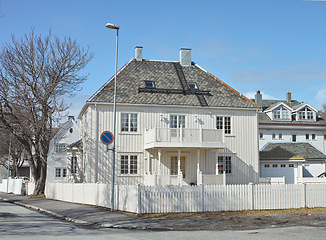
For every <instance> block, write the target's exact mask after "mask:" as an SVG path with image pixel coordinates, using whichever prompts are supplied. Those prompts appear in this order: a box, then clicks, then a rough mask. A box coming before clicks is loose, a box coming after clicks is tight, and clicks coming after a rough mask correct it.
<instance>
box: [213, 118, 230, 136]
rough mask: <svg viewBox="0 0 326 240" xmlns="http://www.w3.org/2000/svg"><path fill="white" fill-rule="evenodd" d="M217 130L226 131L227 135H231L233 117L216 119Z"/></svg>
mask: <svg viewBox="0 0 326 240" xmlns="http://www.w3.org/2000/svg"><path fill="white" fill-rule="evenodd" d="M216 129H224V133H225V134H231V117H216Z"/></svg>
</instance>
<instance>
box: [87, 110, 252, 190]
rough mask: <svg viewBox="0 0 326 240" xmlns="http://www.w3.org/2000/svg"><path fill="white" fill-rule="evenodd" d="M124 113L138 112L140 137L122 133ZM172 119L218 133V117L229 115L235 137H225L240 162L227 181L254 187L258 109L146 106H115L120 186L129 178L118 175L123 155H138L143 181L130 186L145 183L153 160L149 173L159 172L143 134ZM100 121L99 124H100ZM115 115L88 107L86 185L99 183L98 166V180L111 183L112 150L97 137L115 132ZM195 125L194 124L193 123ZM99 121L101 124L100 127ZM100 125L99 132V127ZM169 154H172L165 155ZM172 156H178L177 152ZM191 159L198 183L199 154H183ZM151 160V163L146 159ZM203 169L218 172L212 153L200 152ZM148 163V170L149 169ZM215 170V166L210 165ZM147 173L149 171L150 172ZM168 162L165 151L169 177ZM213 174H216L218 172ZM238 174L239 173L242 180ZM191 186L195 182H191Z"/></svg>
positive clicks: (163, 167)
mask: <svg viewBox="0 0 326 240" xmlns="http://www.w3.org/2000/svg"><path fill="white" fill-rule="evenodd" d="M121 113H137V114H138V132H137V133H130V134H128V133H121V132H120V125H121V122H120V119H121ZM171 114H177V115H185V116H186V128H204V129H215V128H216V116H231V118H232V134H231V135H230V136H227V137H225V142H226V145H227V149H228V151H230V152H232V153H234V154H236V155H235V156H236V160H235V161H234V162H233V163H232V164H233V166H232V168H233V169H234V174H232V175H231V176H229V179H228V180H229V181H230V183H248V182H255V181H256V179H257V174H258V139H257V135H258V134H257V128H258V127H257V113H256V111H254V110H251V111H249V110H223V109H208V108H180V107H174V108H173V107H148V106H122V105H118V107H117V131H116V140H117V141H116V149H117V154H116V156H117V158H116V164H117V165H116V176H117V179H119V180H118V181H122V180H121V179H124V178H126V177H122V176H120V172H119V169H120V168H119V162H120V159H119V157H120V155H121V154H131V153H132V154H138V161H139V163H140V164H139V168H138V169H139V170H138V172H139V176H138V177H135V176H130V177H129V178H128V180H124V181H127V182H128V184H132V183H135V184H138V183H140V184H141V183H142V182H143V179H142V176H143V175H144V174H145V172H147V171H149V170H150V169H147V168H148V165H149V164H148V162H147V161H150V156H151V155H152V156H153V158H154V159H155V160H156V161H152V164H151V168H152V169H151V170H153V171H155V172H156V173H157V172H158V164H157V160H158V157H157V150H150V151H149V152H150V154H148V153H147V152H146V151H145V150H144V134H143V133H144V131H145V130H146V129H149V128H153V127H154V126H157V127H160V128H169V119H170V115H171ZM97 116H98V119H97ZM195 116H196V118H195ZM112 119H113V112H112V106H110V105H100V104H98V105H97V106H94V105H90V106H88V108H87V111H85V113H84V114H83V116H82V118H81V121H82V136H83V141H84V151H85V155H86V156H85V157H86V158H85V161H86V176H87V181H89V182H94V181H95V179H96V178H95V177H94V175H95V166H96V161H98V166H99V167H98V181H99V182H109V181H110V179H111V165H110V164H111V162H112V161H111V160H112V153H111V151H109V152H107V151H106V146H105V145H104V144H102V142H100V139H99V136H100V134H101V133H102V132H103V131H106V130H108V131H113V121H112ZM195 120H196V121H195ZM97 122H98V123H97ZM97 126H98V127H97ZM167 151H171V150H167ZM173 151H176V152H177V150H176V149H174V150H173ZM182 151H186V152H188V154H189V160H188V159H187V160H188V161H189V162H188V166H189V169H187V170H188V172H189V173H190V175H189V179H195V174H196V173H197V172H196V171H197V169H196V168H197V149H182ZM145 156H148V157H147V158H148V159H147V160H145V159H144V157H145ZM200 156H201V162H200V168H201V170H202V169H203V170H205V169H206V170H207V171H211V169H212V167H213V169H214V171H215V162H214V163H212V157H213V155H212V154H211V153H210V150H201V155H200ZM214 161H215V160H214ZM145 163H146V164H147V166H146V165H145ZM212 165H214V166H212ZM146 169H147V170H146ZM169 169H170V159H168V157H167V152H166V151H165V150H164V149H163V151H162V165H161V171H162V174H169V173H170V170H169ZM214 171H213V172H214ZM237 172H241V174H240V175H239V174H238V173H237ZM189 181H192V180H189Z"/></svg>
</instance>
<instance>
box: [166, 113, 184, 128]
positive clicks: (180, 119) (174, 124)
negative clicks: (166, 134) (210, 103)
mask: <svg viewBox="0 0 326 240" xmlns="http://www.w3.org/2000/svg"><path fill="white" fill-rule="evenodd" d="M180 127H182V128H185V127H186V116H183V115H170V128H180Z"/></svg>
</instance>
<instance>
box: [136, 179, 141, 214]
mask: <svg viewBox="0 0 326 240" xmlns="http://www.w3.org/2000/svg"><path fill="white" fill-rule="evenodd" d="M137 201H138V207H137V213H141V210H142V209H141V191H140V185H139V184H138V185H137Z"/></svg>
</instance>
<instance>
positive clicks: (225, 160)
mask: <svg viewBox="0 0 326 240" xmlns="http://www.w3.org/2000/svg"><path fill="white" fill-rule="evenodd" d="M217 170H218V174H224V172H225V174H232V156H230V155H221V156H217Z"/></svg>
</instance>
